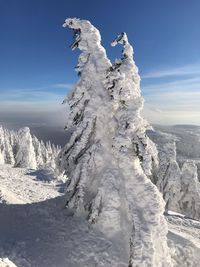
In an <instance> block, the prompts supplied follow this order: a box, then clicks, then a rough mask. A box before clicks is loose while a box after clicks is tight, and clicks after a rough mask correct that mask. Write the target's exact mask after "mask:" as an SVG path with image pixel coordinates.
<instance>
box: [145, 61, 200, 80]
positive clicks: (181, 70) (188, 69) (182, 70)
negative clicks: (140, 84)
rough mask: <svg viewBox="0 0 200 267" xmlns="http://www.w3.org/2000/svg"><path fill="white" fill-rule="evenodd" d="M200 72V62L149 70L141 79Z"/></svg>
mask: <svg viewBox="0 0 200 267" xmlns="http://www.w3.org/2000/svg"><path fill="white" fill-rule="evenodd" d="M197 74H200V64H193V65H186V66H181V67H177V68H165V69H160V70H155V71H150V72H148V73H146V74H144V75H143V76H142V78H143V79H150V78H165V77H170V76H187V75H188V76H189V75H190V76H191V75H197Z"/></svg>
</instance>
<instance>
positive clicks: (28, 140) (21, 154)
mask: <svg viewBox="0 0 200 267" xmlns="http://www.w3.org/2000/svg"><path fill="white" fill-rule="evenodd" d="M18 136H19V145H18V151H17V155H16V162H15V166H16V167H23V168H27V167H28V168H32V169H36V167H37V162H36V155H35V150H34V147H33V143H32V137H31V134H30V129H29V128H28V127H24V128H21V129H20V130H19V131H18Z"/></svg>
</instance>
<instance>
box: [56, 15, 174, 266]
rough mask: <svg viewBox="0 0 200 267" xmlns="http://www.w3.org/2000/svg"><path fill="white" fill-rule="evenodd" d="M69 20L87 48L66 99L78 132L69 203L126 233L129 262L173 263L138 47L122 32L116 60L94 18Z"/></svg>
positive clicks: (66, 164) (68, 168)
mask: <svg viewBox="0 0 200 267" xmlns="http://www.w3.org/2000/svg"><path fill="white" fill-rule="evenodd" d="M64 27H69V28H71V29H73V31H74V42H73V44H72V49H75V48H79V49H80V50H81V54H80V56H79V61H78V65H77V67H76V70H77V71H78V74H79V76H80V80H79V81H78V83H77V84H76V85H75V87H74V90H73V91H72V93H71V95H70V96H69V97H68V98H67V99H66V101H68V103H69V106H70V114H69V117H68V122H67V126H66V127H67V128H68V129H73V133H72V135H71V138H70V140H69V142H68V143H67V144H66V146H65V147H64V148H63V149H62V151H61V153H60V163H59V164H60V167H61V169H64V170H65V172H66V174H67V176H68V177H69V179H68V184H67V189H66V191H67V192H66V198H67V201H66V206H67V207H69V208H72V209H74V210H75V211H76V212H78V213H79V214H83V215H84V216H85V217H86V218H87V219H88V221H89V222H91V223H92V224H95V225H96V227H98V228H99V229H100V230H101V231H103V232H104V233H105V234H106V235H108V236H110V237H112V238H115V239H116V240H118V242H119V240H120V242H121V243H122V249H123V248H124V249H125V251H126V253H127V259H128V260H129V266H131V267H134V266H170V264H171V263H170V258H169V253H168V247H167V243H166V234H167V226H166V222H165V220H164V217H163V215H162V214H163V211H164V202H163V200H162V197H161V195H160V193H159V191H158V190H157V188H156V187H155V185H153V184H152V182H151V180H150V179H148V177H147V176H146V175H149V176H150V175H151V166H152V162H153V161H154V162H155V161H156V158H157V156H156V153H157V152H156V149H155V146H154V144H153V143H152V142H151V141H150V140H149V139H148V138H147V137H146V135H145V123H144V120H143V118H142V117H141V114H140V113H141V109H142V107H143V99H142V98H141V96H140V87H139V80H140V78H139V75H138V72H137V68H136V66H135V64H134V61H133V58H132V55H133V50H132V47H131V46H130V44H129V43H128V40H127V37H126V35H125V34H123V35H120V36H119V37H118V38H117V39H116V41H115V43H118V42H119V43H122V44H123V46H124V51H123V56H122V59H121V60H118V61H116V62H115V64H114V65H111V63H110V61H109V60H108V59H107V57H106V53H105V50H104V48H103V47H102V46H101V43H100V42H101V38H100V34H99V32H98V30H97V29H96V28H95V27H94V26H92V25H91V23H90V22H88V21H85V20H79V19H67V20H66V21H65V23H64Z"/></svg>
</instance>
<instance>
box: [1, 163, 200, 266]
mask: <svg viewBox="0 0 200 267" xmlns="http://www.w3.org/2000/svg"><path fill="white" fill-rule="evenodd" d="M27 172H28V173H29V174H28V175H27ZM46 180H48V179H46ZM0 185H2V186H3V188H4V190H3V197H2V198H1V201H0V202H1V203H0V266H1V267H14V266H17V267H86V266H87V267H94V266H96V267H127V266H128V263H127V262H126V259H125V258H124V251H123V250H122V248H120V247H119V246H116V244H114V243H113V242H111V240H110V239H109V238H108V237H106V236H105V235H103V234H102V233H100V232H99V231H97V230H94V228H92V227H91V226H90V225H89V224H88V223H86V221H85V220H83V219H81V218H80V217H78V216H72V212H71V211H70V210H66V209H63V208H64V204H65V197H64V195H63V193H62V192H63V187H64V184H63V183H58V182H47V181H46V182H45V181H44V179H43V180H39V179H38V177H37V175H36V174H34V173H32V174H30V171H29V170H26V169H21V168H19V169H18V168H12V167H11V166H9V165H7V166H5V165H1V166H0ZM0 188H2V187H0ZM166 218H167V221H168V226H169V233H168V245H169V248H170V254H171V256H172V260H173V266H174V267H180V266H181V267H188V266H190V267H196V266H199V265H198V264H199V262H200V222H198V221H194V220H191V219H187V218H184V217H183V216H182V215H180V214H174V213H170V215H169V214H167V215H166Z"/></svg>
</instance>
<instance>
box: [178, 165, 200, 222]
mask: <svg viewBox="0 0 200 267" xmlns="http://www.w3.org/2000/svg"><path fill="white" fill-rule="evenodd" d="M181 171H182V174H181V194H180V200H179V203H180V210H181V212H182V213H183V214H185V215H187V216H189V217H191V218H194V219H198V220H199V219H200V182H199V180H198V175H197V166H196V164H195V163H194V162H193V161H186V162H185V163H184V164H183V167H182V169H181Z"/></svg>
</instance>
